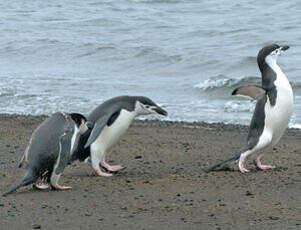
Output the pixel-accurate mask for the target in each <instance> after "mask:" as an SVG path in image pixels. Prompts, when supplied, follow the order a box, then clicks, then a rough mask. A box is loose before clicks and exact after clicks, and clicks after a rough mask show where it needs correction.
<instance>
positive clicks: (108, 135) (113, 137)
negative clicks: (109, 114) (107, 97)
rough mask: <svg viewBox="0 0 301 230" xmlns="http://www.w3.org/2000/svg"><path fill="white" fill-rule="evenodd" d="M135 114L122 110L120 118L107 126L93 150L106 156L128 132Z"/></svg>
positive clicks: (94, 143) (93, 145)
mask: <svg viewBox="0 0 301 230" xmlns="http://www.w3.org/2000/svg"><path fill="white" fill-rule="evenodd" d="M134 118H135V114H134V113H133V112H128V111H126V110H121V112H120V114H119V116H118V118H117V119H116V120H115V121H114V123H113V124H112V125H111V126H105V127H104V129H103V130H102V132H101V134H100V135H99V137H98V138H97V139H96V141H95V142H93V144H92V145H91V150H92V151H93V152H94V151H95V152H98V153H100V154H105V152H106V151H108V150H109V149H110V148H112V147H113V146H114V145H115V144H116V142H117V141H118V140H119V139H120V137H121V136H122V135H123V134H124V133H125V132H126V131H127V129H128V128H129V126H130V124H131V123H132V121H133V119H134Z"/></svg>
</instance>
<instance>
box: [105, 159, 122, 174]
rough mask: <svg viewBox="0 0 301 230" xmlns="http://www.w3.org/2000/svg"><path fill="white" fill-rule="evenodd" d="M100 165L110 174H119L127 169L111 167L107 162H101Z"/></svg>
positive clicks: (117, 166) (118, 166) (119, 166)
mask: <svg viewBox="0 0 301 230" xmlns="http://www.w3.org/2000/svg"><path fill="white" fill-rule="evenodd" d="M100 165H101V166H102V167H104V168H105V169H107V170H108V171H110V172H117V171H119V170H121V169H124V168H125V167H123V166H121V165H109V164H108V163H106V162H105V161H103V162H101V163H100Z"/></svg>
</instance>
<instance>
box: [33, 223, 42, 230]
mask: <svg viewBox="0 0 301 230" xmlns="http://www.w3.org/2000/svg"><path fill="white" fill-rule="evenodd" d="M41 228H42V227H41V225H40V224H33V225H32V229H41Z"/></svg>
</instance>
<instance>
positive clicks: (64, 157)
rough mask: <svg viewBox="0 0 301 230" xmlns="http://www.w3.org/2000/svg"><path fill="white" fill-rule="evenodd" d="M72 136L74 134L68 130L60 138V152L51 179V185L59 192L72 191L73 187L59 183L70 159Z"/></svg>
mask: <svg viewBox="0 0 301 230" xmlns="http://www.w3.org/2000/svg"><path fill="white" fill-rule="evenodd" d="M72 135H73V133H72V132H71V131H70V130H67V131H65V133H64V134H63V135H62V136H61V137H60V143H59V145H60V152H59V156H58V158H57V162H56V164H55V166H54V170H53V172H52V174H51V178H50V184H51V187H52V188H53V189H57V190H68V189H71V187H69V186H61V185H59V184H58V181H59V179H60V176H61V174H62V173H63V171H64V169H65V167H66V165H67V164H68V162H69V159H70V151H71V139H72Z"/></svg>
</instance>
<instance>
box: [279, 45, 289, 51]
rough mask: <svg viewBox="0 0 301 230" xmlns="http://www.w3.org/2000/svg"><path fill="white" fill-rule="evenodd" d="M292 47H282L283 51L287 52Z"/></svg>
mask: <svg viewBox="0 0 301 230" xmlns="http://www.w3.org/2000/svg"><path fill="white" fill-rule="evenodd" d="M289 48H290V47H289V46H281V48H280V49H281V51H286V50H288V49H289Z"/></svg>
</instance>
